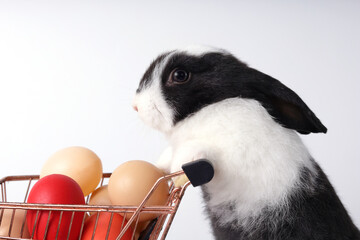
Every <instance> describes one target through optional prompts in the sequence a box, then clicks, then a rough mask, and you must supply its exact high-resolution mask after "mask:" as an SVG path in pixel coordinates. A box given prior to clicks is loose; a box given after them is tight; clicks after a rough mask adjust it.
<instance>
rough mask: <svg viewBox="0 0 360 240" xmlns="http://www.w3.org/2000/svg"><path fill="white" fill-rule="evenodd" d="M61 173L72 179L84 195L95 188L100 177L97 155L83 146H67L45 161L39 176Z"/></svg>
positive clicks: (100, 171)
mask: <svg viewBox="0 0 360 240" xmlns="http://www.w3.org/2000/svg"><path fill="white" fill-rule="evenodd" d="M55 173H57V174H63V175H66V176H68V177H71V178H72V179H74V180H75V181H76V182H77V183H78V184H79V185H80V187H81V190H82V191H83V193H84V196H87V195H89V194H90V193H91V192H92V191H94V190H95V188H96V187H97V185H98V184H99V182H100V180H101V177H102V164H101V161H100V159H99V157H98V156H97V155H96V154H95V153H94V152H93V151H91V150H90V149H87V148H84V147H68V148H64V149H61V150H59V151H57V152H55V153H54V154H53V155H52V156H50V157H49V159H48V160H47V161H46V162H45V164H44V166H43V168H42V170H41V173H40V178H42V177H45V176H47V175H50V174H55Z"/></svg>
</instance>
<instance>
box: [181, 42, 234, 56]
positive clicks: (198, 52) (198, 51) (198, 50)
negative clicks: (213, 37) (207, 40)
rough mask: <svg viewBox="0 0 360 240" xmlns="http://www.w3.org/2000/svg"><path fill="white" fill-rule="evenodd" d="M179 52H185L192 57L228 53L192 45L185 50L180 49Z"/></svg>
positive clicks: (218, 49)
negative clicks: (212, 53)
mask: <svg viewBox="0 0 360 240" xmlns="http://www.w3.org/2000/svg"><path fill="white" fill-rule="evenodd" d="M177 51H179V52H185V53H187V54H189V55H192V56H202V55H204V54H206V53H211V52H220V53H227V52H226V51H225V50H223V49H220V48H215V47H211V46H206V45H190V46H186V47H184V48H181V49H178V50H177Z"/></svg>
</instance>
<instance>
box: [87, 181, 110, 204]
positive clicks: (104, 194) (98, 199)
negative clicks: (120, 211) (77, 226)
mask: <svg viewBox="0 0 360 240" xmlns="http://www.w3.org/2000/svg"><path fill="white" fill-rule="evenodd" d="M89 204H90V205H111V201H110V197H109V192H108V185H104V186H102V187H99V188H98V189H96V190H95V191H94V192H93V193H92V194H91V197H90V200H89Z"/></svg>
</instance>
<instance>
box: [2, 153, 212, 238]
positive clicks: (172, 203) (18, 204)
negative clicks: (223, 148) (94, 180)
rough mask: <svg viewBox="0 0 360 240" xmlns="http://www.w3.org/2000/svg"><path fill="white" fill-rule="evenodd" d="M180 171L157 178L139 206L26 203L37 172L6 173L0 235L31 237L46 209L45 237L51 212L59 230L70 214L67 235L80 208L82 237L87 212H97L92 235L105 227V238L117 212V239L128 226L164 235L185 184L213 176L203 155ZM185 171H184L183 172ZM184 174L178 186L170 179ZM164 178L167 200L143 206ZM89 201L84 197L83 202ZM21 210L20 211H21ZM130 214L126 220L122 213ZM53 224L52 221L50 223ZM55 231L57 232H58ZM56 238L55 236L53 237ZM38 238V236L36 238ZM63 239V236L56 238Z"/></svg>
mask: <svg viewBox="0 0 360 240" xmlns="http://www.w3.org/2000/svg"><path fill="white" fill-rule="evenodd" d="M182 169H183V170H181V171H178V172H175V173H171V174H168V175H165V176H163V177H161V178H159V179H158V180H157V181H156V183H155V184H154V186H153V187H152V189H151V190H150V191H149V193H148V194H147V195H146V197H145V198H144V200H143V201H142V203H141V204H140V205H139V206H116V205H112V206H108V205H107V206H99V205H61V204H33V203H26V201H27V197H28V194H29V192H30V190H31V188H32V186H33V185H34V183H35V182H36V181H37V180H38V179H39V176H38V175H27V176H9V177H5V178H3V179H1V180H0V186H1V198H0V200H1V201H0V239H33V238H34V232H35V226H36V223H37V220H38V218H39V215H40V214H39V213H41V212H44V211H46V212H47V213H49V214H48V216H49V217H48V219H47V222H46V230H45V235H44V239H46V234H47V230H48V227H49V222H50V215H51V213H55V212H57V213H60V218H59V220H58V221H59V223H57V224H58V228H57V231H58V232H59V231H60V230H59V229H60V224H61V216H62V215H63V214H65V213H66V214H69V213H71V214H72V217H71V222H70V226H69V229H67V231H68V234H67V238H68V239H69V237H70V231H71V226H72V220H73V218H74V215H75V213H78V212H82V213H85V214H83V216H84V217H83V221H82V225H81V231H80V236H79V238H78V239H81V235H82V230H83V228H84V223H85V218H86V216H87V214H88V213H91V214H97V217H96V223H95V227H94V230H93V231H94V232H93V235H92V237H93V238H94V236H95V231H96V229H97V228H98V227H99V228H100V227H101V228H104V227H106V228H107V234H106V239H107V238H108V235H109V231H110V226H111V221H112V219H113V215H114V214H116V213H119V214H121V215H123V216H124V217H123V219H124V220H123V223H122V226H121V229H120V233H119V235H118V236H117V239H118V240H120V239H121V237H123V235H124V234H125V233H126V231H127V229H128V228H130V226H131V228H132V229H133V231H132V237H131V239H134V240H147V239H152V240H153V239H165V237H166V235H167V233H168V231H169V228H170V225H171V223H172V221H173V219H174V216H175V214H176V211H177V210H178V208H179V204H180V201H181V199H182V197H183V195H184V192H185V190H186V188H187V187H188V186H189V185H190V184H192V185H193V186H194V187H196V186H199V185H203V184H206V183H208V182H209V181H210V180H211V179H212V178H213V176H214V169H213V167H212V165H211V163H210V162H209V161H207V160H205V159H200V160H197V161H193V162H190V163H187V164H185V165H183V166H182ZM184 174H185V175H184ZM110 175H111V174H110V173H104V174H103V178H102V180H101V183H100V185H101V186H102V185H103V184H106V183H107V182H108V179H109V177H110ZM184 176H186V177H187V179H188V181H186V182H185V184H183V185H182V186H180V187H176V186H175V184H174V181H173V179H174V178H179V177H184ZM164 181H166V182H168V184H169V185H170V194H169V197H168V200H167V204H166V205H164V206H147V205H146V206H145V204H146V203H147V201H148V199H149V198H150V197H151V195H152V193H153V192H154V191H155V190H156V189H157V187H158V186H159V185H160V184H161V183H163V182H164ZM14 191H15V194H13V195H16V196H20V198H21V200H20V201H18V200H16V201H14V200H13V199H9V198H10V196H9V195H10V192H11V193H13V192H14ZM88 201H89V197H87V199H86V202H88ZM29 211H32V212H36V219H35V224H34V227H33V230H32V231H31V229H30V230H29V229H27V224H26V215H27V213H28V212H29ZM102 212H107V213H111V217H110V220H109V223H108V225H107V226H103V225H102V226H97V223H98V218H99V215H100V213H102ZM20 213H21V214H20ZM149 213H151V214H155V215H156V216H157V217H156V218H155V219H153V220H152V221H150V222H149V223H148V224H147V225H146V226H140V225H141V224H140V222H139V218H140V216H141V215H142V214H149ZM19 216H20V220H19V219H17V222H18V223H19V222H20V224H16V226H15V224H14V222H15V219H16V218H18V217H19ZM126 216H131V217H130V218H129V220H128V221H127V222H126V221H125V217H126ZM52 224H53V223H52ZM140 227H141V232H140V233H137V234H136V232H138V231H136V229H137V228H140ZM58 232H57V233H56V236H58ZM56 238H57V237H56ZM39 240H40V239H39ZM59 240H63V239H59Z"/></svg>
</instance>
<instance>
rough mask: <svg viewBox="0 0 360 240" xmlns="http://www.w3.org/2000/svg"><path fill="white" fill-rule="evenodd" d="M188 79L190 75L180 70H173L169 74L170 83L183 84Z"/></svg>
mask: <svg viewBox="0 0 360 240" xmlns="http://www.w3.org/2000/svg"><path fill="white" fill-rule="evenodd" d="M189 79H190V73H189V72H187V71H185V70H182V69H174V70H173V71H172V72H171V74H170V79H169V80H170V82H171V83H185V82H187V81H188V80H189Z"/></svg>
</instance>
